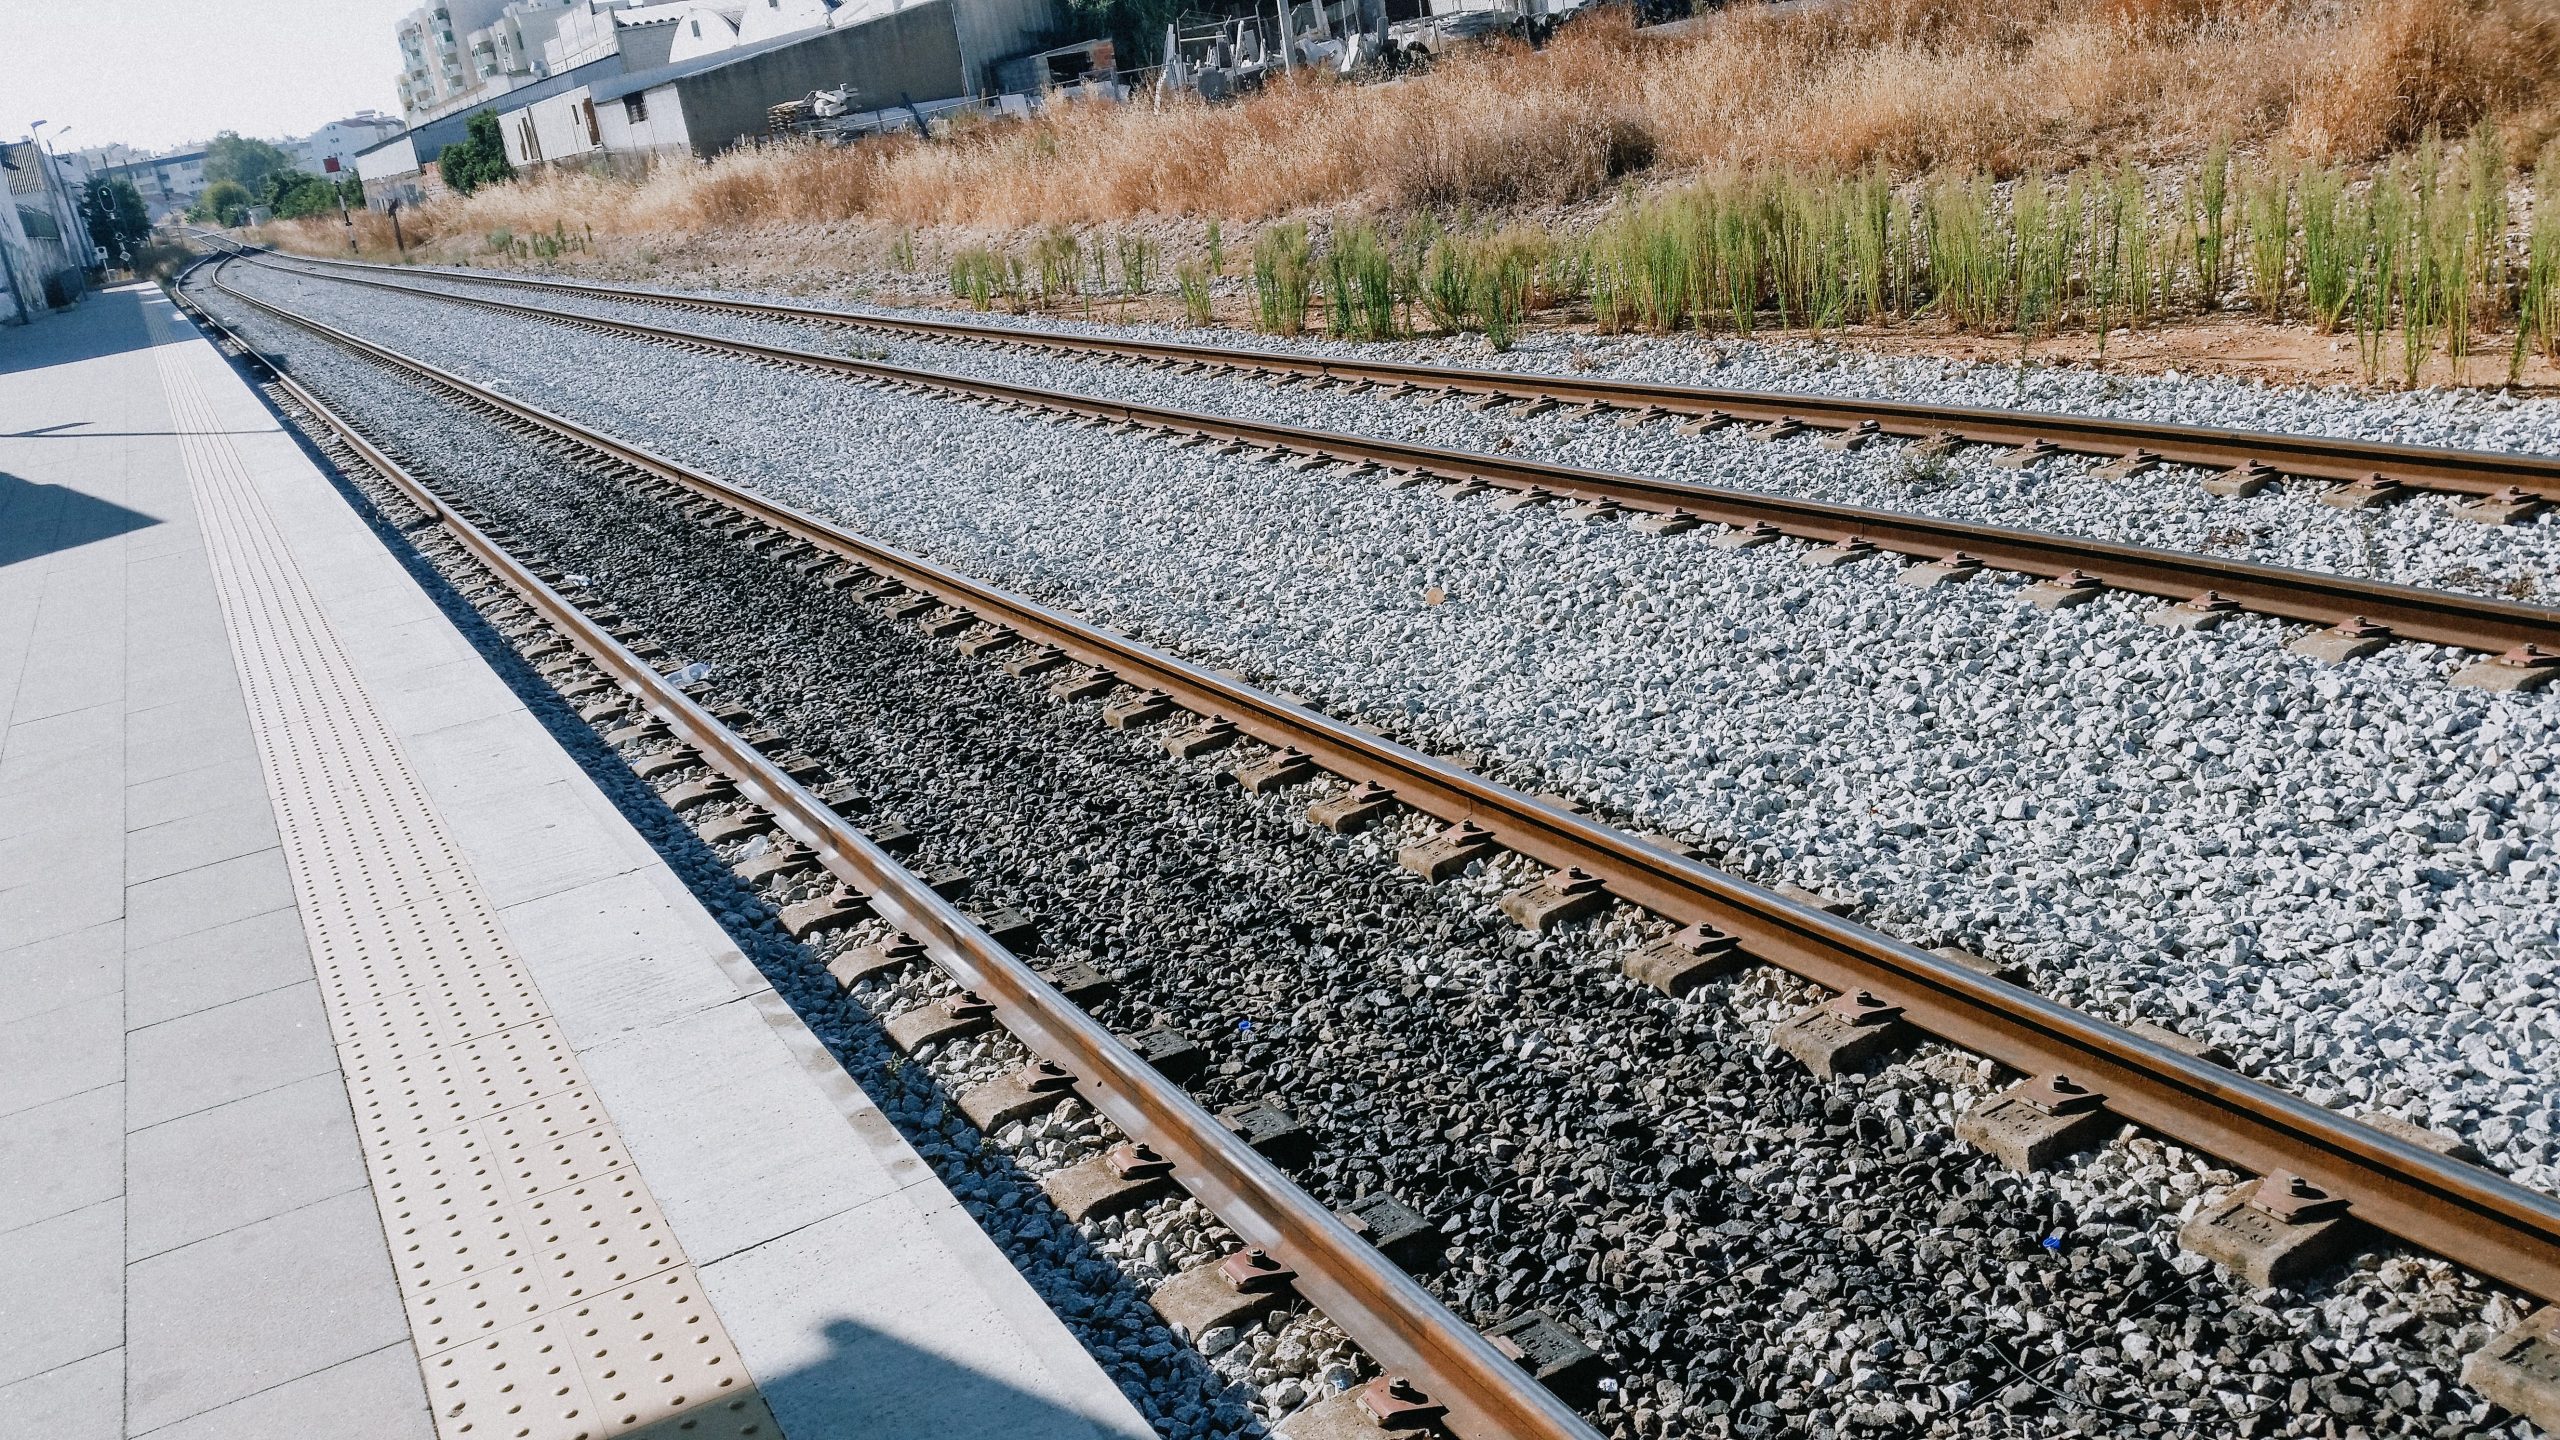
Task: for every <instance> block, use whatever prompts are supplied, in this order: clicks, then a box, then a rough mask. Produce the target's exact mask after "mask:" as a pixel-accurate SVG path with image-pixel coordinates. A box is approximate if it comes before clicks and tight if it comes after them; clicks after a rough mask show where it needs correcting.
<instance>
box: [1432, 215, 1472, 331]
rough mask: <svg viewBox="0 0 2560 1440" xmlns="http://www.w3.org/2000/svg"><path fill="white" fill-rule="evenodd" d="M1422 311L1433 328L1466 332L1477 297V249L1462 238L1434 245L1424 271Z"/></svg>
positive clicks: (1444, 239)
mask: <svg viewBox="0 0 2560 1440" xmlns="http://www.w3.org/2000/svg"><path fill="white" fill-rule="evenodd" d="M1421 295H1422V308H1423V313H1425V314H1427V315H1429V316H1430V317H1431V324H1432V328H1434V329H1436V330H1439V331H1442V332H1443V333H1446V334H1452V335H1454V334H1456V333H1457V332H1458V331H1461V330H1464V329H1466V328H1467V317H1468V315H1469V313H1470V312H1471V311H1472V310H1473V308H1474V305H1475V297H1476V255H1475V247H1474V246H1472V245H1469V244H1468V243H1467V241H1466V237H1464V236H1461V235H1442V236H1440V237H1439V238H1437V239H1436V240H1434V241H1433V242H1432V245H1431V255H1430V258H1429V259H1428V260H1427V261H1425V262H1424V264H1423V271H1422V290H1421Z"/></svg>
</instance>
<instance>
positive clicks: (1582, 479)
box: [287, 270, 2560, 654]
mask: <svg viewBox="0 0 2560 1440" xmlns="http://www.w3.org/2000/svg"><path fill="white" fill-rule="evenodd" d="M287 273H291V272H290V271H289V270H288V272H287ZM309 278H313V279H326V280H329V281H333V282H335V283H337V284H341V285H360V286H370V287H373V288H375V289H382V290H389V291H393V292H396V293H401V294H408V295H415V296H421V297H424V298H428V299H433V300H438V301H443V302H446V303H449V304H455V305H465V306H476V307H480V308H484V309H489V310H494V311H497V312H499V313H502V314H512V315H521V316H524V317H526V318H529V319H535V320H541V321H544V322H547V323H550V324H555V325H563V326H568V327H572V328H579V329H589V330H595V331H600V332H604V333H608V334H619V335H629V336H633V337H636V338H640V339H645V340H651V341H655V342H659V343H666V344H675V345H680V346H686V347H693V348H698V349H703V350H710V351H718V352H725V353H728V354H733V355H738V356H742V357H745V358H748V359H753V360H758V361H762V362H765V363H769V364H776V365H783V366H789V367H797V368H801V369H807V370H816V371H826V372H832V373H836V374H842V375H848V376H853V377H857V378H859V379H863V380H870V381H879V382H883V383H888V384H895V385H909V386H926V387H930V388H933V389H939V390H944V391H949V392H953V393H957V394H959V395H962V396H964V397H968V398H972V399H979V400H987V401H993V402H998V403H1005V404H1014V405H1023V406H1031V407H1036V408H1039V409H1042V410H1047V411H1055V412H1065V413H1069V414H1078V415H1084V416H1088V417H1092V418H1096V419H1101V420H1105V421H1109V422H1114V423H1125V424H1131V425H1140V426H1146V427H1149V428H1153V429H1159V430H1168V431H1174V432H1179V433H1183V434H1191V435H1199V436H1203V437H1206V438H1209V439H1213V440H1226V441H1229V442H1231V443H1236V444H1242V445H1246V446H1251V447H1256V448H1264V449H1271V450H1279V451H1286V452H1291V453H1298V454H1305V455H1311V456H1323V457H1327V458H1330V459H1335V460H1340V461H1343V462H1346V463H1351V464H1367V465H1376V466H1381V467H1384V468H1387V469H1391V470H1398V471H1411V472H1416V473H1420V474H1424V475H1429V476H1434V477H1443V478H1447V479H1451V480H1479V481H1483V482H1486V483H1489V484H1493V485H1497V486H1501V487H1504V488H1508V489H1514V490H1529V489H1537V490H1543V491H1546V492H1548V493H1550V494H1553V495H1556V496H1560V497H1565V498H1572V499H1580V500H1584V501H1592V502H1598V501H1607V502H1610V503H1613V504H1618V505H1622V506H1627V507H1631V508H1636V509H1646V510H1653V511H1657V512H1671V511H1679V512H1685V513H1687V514H1690V515H1694V516H1696V517H1698V518H1699V519H1700V520H1704V521H1714V522H1719V523H1722V524H1726V525H1732V526H1736V527H1750V526H1754V525H1774V526H1775V527H1777V528H1778V529H1779V530H1780V531H1783V532H1784V533H1786V534H1788V535H1792V536H1796V537H1799V538H1803V539H1808V540H1817V541H1822V542H1826V543H1829V544H1840V543H1843V542H1861V541H1862V542H1864V543H1866V544H1868V545H1872V546H1874V547H1875V548H1876V549H1878V550H1885V551H1893V552H1895V553H1898V554H1903V555H1908V556H1914V557H1918V558H1920V559H1923V560H1928V561H1938V560H1944V559H1946V558H1948V557H1950V556H1953V555H1957V554H1964V555H1970V556H1972V557H1973V558H1975V559H1977V560H1979V561H1981V562H1982V563H1983V564H1985V565H1989V566H1992V567H1995V568H1998V569H2002V570H2010V571H2015V572H2017V573H2020V574H2024V575H2030V576H2034V577H2037V578H2039V579H2052V578H2055V577H2059V576H2063V575H2067V574H2072V573H2074V572H2076V573H2078V574H2082V575H2087V576H2091V577H2094V578H2095V579H2096V580H2097V581H2099V582H2100V583H2102V584H2104V585H2107V586H2110V587H2113V588H2115V589H2119V590H2125V591H2131V592H2134V593H2137V594H2144V595H2151V596H2156V597H2159V598H2162V599H2167V600H2172V601H2185V600H2191V599H2194V598H2196V597H2198V596H2201V595H2203V594H2204V593H2206V592H2208V591H2211V592H2214V593H2216V594H2219V595H2221V596H2222V597H2224V598H2225V599H2228V600H2231V601H2233V602H2236V603H2237V604H2238V605H2240V606H2241V607H2242V608H2243V609H2246V610H2249V611H2253V612H2255V613H2258V614H2262V615H2270V616H2274V617H2276V618H2278V619H2283V620H2292V621H2299V622H2303V623H2307V624H2312V625H2318V626H2333V625H2339V624H2344V623H2352V622H2355V621H2359V620H2363V621H2370V622H2373V623H2375V624H2379V625H2382V626H2385V627H2387V628H2388V629H2389V631H2390V632H2391V635H2392V637H2393V638H2395V639H2401V640H2419V641H2427V642H2431V643H2434V644H2439V645H2447V646H2451V647H2453V648H2456V649H2462V650H2472V651H2481V652H2487V653H2492V654H2494V653H2498V652H2502V651H2507V650H2511V649H2514V648H2516V647H2518V646H2522V645H2528V644H2530V645H2537V646H2539V647H2541V648H2542V649H2544V650H2560V610H2555V609H2548V608H2545V607H2542V606H2537V605H2526V604H2520V603H2518V602H2515V601H2511V600H2499V599H2494V598H2491V597H2488V596H2479V595H2468V594H2463V593H2460V592H2457V591H2447V590H2429V589H2423V588H2421V587H2418V586H2414V585H2396V584H2388V583H2385V582H2382V581H2376V580H2356V579H2351V578H2349V577H2346V576H2341V575H2333V574H2328V573H2325V572H2321V571H2314V570H2297V569H2290V568H2286V567H2282V566H2275V565H2259V564H2253V563H2251V562H2249V561H2245V560H2226V559H2220V558H2217V557H2214V556H2209V555H2200V554H2195V553H2192V552H2188V551H2180V550H2161V549H2155V548H2152V547H2149V546H2139V545H2126V544H2121V543H2118V542H2114V541H2107V540H2095V539H2086V538H2082V537H2078V536H2070V535H2059V534H2054V533H2052V532H2049V531H2040V530H2020V529H2011V528H2007V527H2003V526H1994V525H1981V524H1974V523H1971V522H1966V521H1959V520H1942V519H1937V518H1934V517H1931V516H1927V515H1917V514H1910V513H1905V512H1901V511H1891V510H1876V509H1869V508H1866V507H1862V506H1853V505H1841V504H1834V503H1831V502H1827V501H1820V500H1799V499H1794V498H1790V497H1787V496H1780V495H1769V494H1763V493H1759V492H1756V491H1749V490H1734V489H1727V488H1722V487H1716V486H1708V485H1701V484H1696V483H1692V482H1689V481H1680V480H1662V479H1656V478H1653V477H1649V476H1641V475H1629V474H1624V473H1621V472H1616V471H1603V470H1587V469H1581V468H1577V467H1572V466H1566V465H1560V464H1555V463H1553V462H1549V461H1540V460H1525V459H1513V458H1509V457H1505V456H1499V455H1488V454H1483V453H1480V452H1476V451H1461V450H1443V449H1438V448H1434V447H1430V446H1423V445H1415V444H1410V443H1407V442H1403V441H1397V440H1387V439H1378V438H1372V437H1369V436H1359V435H1347V434H1342V433H1338V432H1333V431H1325V430H1311V429H1304V428H1300V427H1297V426H1290V425H1279V424H1273V423H1270V422H1266V421H1258V420H1248V419H1238V418H1234V417H1230V416H1224V415H1211V414H1203V413H1200V412H1197V411H1187V410H1175V409H1170V408H1166V407H1162V406H1153V405H1142V404H1137V403H1135V402H1130V401H1121V400H1110V399H1103V398H1098V397H1094V396H1088V395H1083V394H1078V393H1075V392H1072V391H1060V390H1048V389H1043V388H1040V387H1036V386H1029V385H1016V384H1012V383H1010V382H1006V381H998V380H985V379H978V378H974V377H970V376H962V375H952V374H947V373H945V372H942V371H936V370H925V369H916V368H912V367H908V366H901V365H894V364H890V363H887V362H883V361H874V360H864V359H859V358H856V357H852V356H845V355H833V354H829V353H826V352H824V351H816V350H797V349H792V348H790V347H787V346H781V345H768V344H764V343H762V342H759V341H753V340H736V339H730V338H728V337H725V336H718V335H707V334H703V333H701V332H699V331H691V330H676V329H670V328H667V327H665V326H658V325H648V324H643V323H641V322H639V321H634V320H616V319H609V318H606V317H602V316H595V315H579V314H565V313H562V312H560V311H556V310H548V309H544V308H542V307H540V306H534V305H519V304H516V303H514V302H512V301H506V300H498V299H493V298H490V297H487V296H478V295H457V294H454V293H452V292H450V291H442V290H430V289H425V288H422V287H419V286H415V285H404V284H398V283H395V282H391V281H385V280H376V279H368V278H364V277H359V276H343V275H331V276H312V277H309Z"/></svg>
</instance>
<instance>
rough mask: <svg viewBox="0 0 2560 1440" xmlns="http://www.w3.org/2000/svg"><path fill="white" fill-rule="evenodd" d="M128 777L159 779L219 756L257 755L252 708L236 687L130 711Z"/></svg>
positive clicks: (126, 751)
mask: <svg viewBox="0 0 2560 1440" xmlns="http://www.w3.org/2000/svg"><path fill="white" fill-rule="evenodd" d="M126 723H127V725H128V727H129V728H128V729H127V731H126V734H125V742H124V765H125V778H126V780H127V781H128V782H135V783H138V782H140V781H144V780H157V779H159V778H160V777H161V776H163V775H176V774H180V773H183V772H185V771H188V770H193V769H196V768H197V767H199V766H203V765H209V764H212V763H213V762H214V761H217V760H236V759H238V758H240V757H241V756H244V755H246V756H249V757H251V758H253V759H254V758H255V757H256V756H257V753H258V750H257V746H256V744H255V743H253V742H252V740H251V739H250V735H251V731H250V729H249V712H248V710H247V708H246V707H245V706H244V705H243V704H242V702H241V700H240V698H239V695H238V693H237V692H236V691H235V692H234V693H233V694H231V695H229V696H221V697H204V696H196V697H191V698H187V699H181V700H173V701H171V702H169V703H168V704H165V705H158V706H154V707H153V708H151V709H148V710H136V711H134V712H132V713H131V714H130V715H129V716H127V717H126Z"/></svg>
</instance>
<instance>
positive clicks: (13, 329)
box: [0, 286, 185, 375]
mask: <svg viewBox="0 0 2560 1440" xmlns="http://www.w3.org/2000/svg"><path fill="white" fill-rule="evenodd" d="M153 303H157V304H160V305H164V306H165V305H167V304H168V303H169V302H168V301H167V300H165V299H163V298H161V296H160V293H159V287H158V286H120V287H118V288H116V289H113V290H100V291H97V292H94V293H92V294H90V295H88V296H86V297H85V298H83V299H82V300H81V302H80V303H79V304H77V305H75V306H73V307H72V308H70V309H68V310H61V311H56V312H53V313H51V314H47V315H41V316H38V317H37V318H36V319H35V320H34V321H32V322H30V323H28V324H25V325H9V326H0V375H14V374H16V373H18V372H19V371H21V370H43V369H46V368H48V367H50V366H55V365H71V364H76V363H78V362H79V361H82V360H95V359H97V358H98V357H99V356H101V355H121V354H123V353H124V352H126V351H128V350H147V349H149V348H150V347H152V346H153V345H156V344H159V343H161V342H159V341H158V340H156V339H154V338H153V337H152V333H151V326H150V325H149V324H148V323H147V322H146V321H145V320H144V318H143V311H144V307H145V306H146V305H150V304H153ZM172 338H173V339H176V338H185V337H183V336H173V337H172Z"/></svg>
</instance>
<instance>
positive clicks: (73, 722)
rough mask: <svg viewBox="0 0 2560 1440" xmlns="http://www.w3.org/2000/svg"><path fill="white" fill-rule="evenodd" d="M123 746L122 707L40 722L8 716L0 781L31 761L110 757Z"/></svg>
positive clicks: (105, 706) (0, 755) (111, 706)
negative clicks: (9, 717)
mask: <svg viewBox="0 0 2560 1440" xmlns="http://www.w3.org/2000/svg"><path fill="white" fill-rule="evenodd" d="M123 746H124V706H123V704H122V703H121V702H110V703H105V704H101V705H98V706H96V707H94V708H92V709H88V710H78V711H74V712H72V713H70V714H65V715H47V716H44V717H43V718H41V719H27V718H19V717H16V716H14V715H13V716H12V718H11V719H10V721H9V739H8V744H7V745H6V746H5V747H0V780H6V779H9V778H12V776H13V775H14V774H15V772H16V771H17V769H18V767H19V766H22V765H25V764H27V763H29V762H30V761H35V760H58V759H62V758H65V757H69V756H89V755H103V756H112V755H114V754H115V753H116V752H117V751H119V750H121V749H122V748H123Z"/></svg>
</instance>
